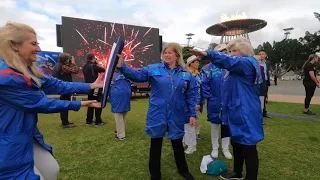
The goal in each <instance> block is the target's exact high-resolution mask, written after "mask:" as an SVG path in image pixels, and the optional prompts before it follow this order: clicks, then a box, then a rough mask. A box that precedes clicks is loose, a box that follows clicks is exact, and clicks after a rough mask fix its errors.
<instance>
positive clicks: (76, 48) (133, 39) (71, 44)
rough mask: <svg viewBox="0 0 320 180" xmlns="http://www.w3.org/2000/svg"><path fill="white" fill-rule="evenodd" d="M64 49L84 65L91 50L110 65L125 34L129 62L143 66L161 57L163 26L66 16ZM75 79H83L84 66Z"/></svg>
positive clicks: (63, 26) (78, 63)
mask: <svg viewBox="0 0 320 180" xmlns="http://www.w3.org/2000/svg"><path fill="white" fill-rule="evenodd" d="M61 32H62V42H63V52H67V53H70V54H71V55H73V56H74V57H75V60H76V63H77V65H78V66H79V67H80V68H81V67H83V66H84V64H85V63H86V61H87V60H86V57H87V54H88V53H92V54H94V55H95V56H96V57H97V58H98V63H99V64H100V65H101V66H102V67H106V65H107V61H108V59H109V56H110V52H111V48H112V45H113V43H115V42H117V40H118V38H119V36H122V37H123V38H124V44H125V45H124V49H123V55H124V58H125V62H126V64H127V65H129V66H131V67H133V68H137V69H139V68H141V67H144V66H146V65H148V64H151V63H158V62H159V61H160V47H159V29H157V28H152V27H142V26H134V25H127V24H119V23H111V22H102V21H94V20H86V19H79V18H72V17H62V30H61ZM74 81H83V74H82V69H81V70H80V71H79V74H77V75H75V78H74Z"/></svg>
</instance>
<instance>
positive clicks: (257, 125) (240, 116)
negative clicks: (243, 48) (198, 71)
mask: <svg viewBox="0 0 320 180" xmlns="http://www.w3.org/2000/svg"><path fill="white" fill-rule="evenodd" d="M207 53H208V56H207V57H206V59H208V60H210V61H211V63H212V64H214V65H216V66H217V67H219V68H222V69H226V70H228V71H229V72H228V73H227V74H226V75H225V76H224V78H223V81H224V82H223V87H222V92H223V97H222V115H223V116H226V118H225V120H226V122H225V123H226V125H228V126H229V128H230V133H231V139H232V141H234V142H236V143H239V144H244V145H256V144H257V143H258V142H259V141H261V140H263V139H264V132H263V125H262V112H261V107H260V99H259V93H260V84H261V83H262V79H261V71H260V68H259V63H258V61H257V60H256V59H255V58H254V57H251V56H245V57H235V56H228V55H226V54H223V53H220V52H216V51H211V50H208V51H207Z"/></svg>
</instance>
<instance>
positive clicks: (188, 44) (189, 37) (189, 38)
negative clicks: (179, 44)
mask: <svg viewBox="0 0 320 180" xmlns="http://www.w3.org/2000/svg"><path fill="white" fill-rule="evenodd" d="M193 35H194V34H192V33H188V34H186V36H187V47H190V40H191V39H192V37H191V36H193Z"/></svg>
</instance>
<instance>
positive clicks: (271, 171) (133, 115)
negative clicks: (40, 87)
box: [38, 99, 320, 180]
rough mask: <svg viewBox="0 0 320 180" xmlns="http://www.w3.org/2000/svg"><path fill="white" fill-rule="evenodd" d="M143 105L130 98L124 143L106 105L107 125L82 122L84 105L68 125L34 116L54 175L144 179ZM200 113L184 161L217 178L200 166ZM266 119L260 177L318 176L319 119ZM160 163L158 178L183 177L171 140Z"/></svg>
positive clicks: (204, 143)
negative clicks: (193, 144) (196, 136)
mask: <svg viewBox="0 0 320 180" xmlns="http://www.w3.org/2000/svg"><path fill="white" fill-rule="evenodd" d="M147 105H148V100H147V99H138V100H133V101H132V104H131V107H132V110H131V111H130V112H129V114H128V122H127V129H126V131H127V132H126V134H127V140H126V141H116V140H115V139H114V129H115V123H114V118H113V115H112V113H111V112H110V106H109V105H108V107H106V109H104V111H103V120H104V121H106V122H107V123H108V124H107V125H106V126H103V127H89V126H86V125H85V117H86V109H84V108H83V109H81V110H80V111H79V112H70V115H69V116H70V121H71V122H74V123H75V124H76V125H77V127H76V128H72V129H62V128H61V127H60V124H61V122H60V119H59V114H53V115H39V123H38V124H39V127H40V130H41V132H42V133H43V135H44V137H45V140H46V142H47V143H48V144H50V145H52V146H53V151H54V155H55V157H56V159H57V161H58V163H59V165H60V168H61V170H60V174H59V179H60V180H75V179H77V180H88V179H90V180H113V179H114V180H116V179H117V180H118V179H119V180H129V179H130V180H131V179H139V180H140V179H141V180H145V179H149V174H148V158H149V141H150V140H149V137H148V136H147V135H145V134H144V128H145V117H146V113H147ZM275 106H278V107H279V108H280V107H281V108H282V107H284V106H287V104H281V103H270V104H269V106H268V108H269V111H272V108H273V107H275ZM288 106H289V105H288ZM275 108H276V107H275ZM277 109H278V108H277ZM286 109H287V108H286ZM278 110H280V109H278ZM289 110H290V109H289ZM283 111H284V112H285V113H287V114H288V113H290V111H285V110H283ZM205 114H206V113H205V112H204V113H203V114H202V116H201V135H202V136H204V137H205V139H204V140H201V141H198V145H197V151H196V152H195V153H194V154H192V155H187V162H188V165H189V169H190V171H191V172H192V174H194V176H195V178H196V179H200V180H207V179H208V180H209V179H219V178H216V177H209V176H207V175H203V174H201V172H200V170H199V167H200V163H201V160H202V156H204V155H208V154H210V152H211V141H210V129H209V128H210V126H209V123H208V122H207V121H206V119H205ZM265 122H266V125H265V126H264V128H265V139H264V140H263V141H262V142H261V143H259V145H258V152H259V158H260V168H259V179H261V180H271V179H275V180H289V179H290V180H291V179H308V180H313V179H314V180H317V179H320V171H319V170H320V156H319V152H320V138H319V129H320V123H317V122H310V121H299V120H290V119H281V118H272V119H266V120H265ZM230 149H232V147H230ZM220 154H221V153H220ZM220 159H223V160H225V162H226V163H227V164H228V167H229V169H232V160H226V159H224V158H222V157H221V156H220ZM161 163H162V175H163V179H165V180H167V179H169V180H182V178H181V177H180V176H179V175H178V173H177V169H176V166H175V162H174V157H173V152H172V148H171V144H170V141H168V140H167V139H165V140H164V144H163V149H162V162H161Z"/></svg>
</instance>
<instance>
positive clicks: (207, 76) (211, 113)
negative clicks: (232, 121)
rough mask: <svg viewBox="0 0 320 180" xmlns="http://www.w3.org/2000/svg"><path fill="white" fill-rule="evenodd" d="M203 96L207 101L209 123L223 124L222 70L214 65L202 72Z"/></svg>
mask: <svg viewBox="0 0 320 180" xmlns="http://www.w3.org/2000/svg"><path fill="white" fill-rule="evenodd" d="M201 72H202V77H203V79H202V96H203V97H204V98H205V99H207V112H208V115H207V117H208V121H210V122H211V123H215V124H221V118H220V113H221V93H220V92H221V88H220V87H221V78H222V70H221V69H220V68H218V67H217V66H215V65H213V64H211V63H210V64H207V65H205V66H204V67H203V68H202V70H201Z"/></svg>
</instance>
